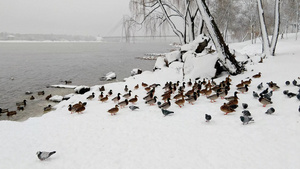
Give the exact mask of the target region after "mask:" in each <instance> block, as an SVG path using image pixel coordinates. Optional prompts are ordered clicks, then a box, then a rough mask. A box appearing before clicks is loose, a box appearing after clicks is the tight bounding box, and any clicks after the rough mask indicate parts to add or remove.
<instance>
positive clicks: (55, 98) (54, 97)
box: [49, 95, 63, 102]
mask: <svg viewBox="0 0 300 169" xmlns="http://www.w3.org/2000/svg"><path fill="white" fill-rule="evenodd" d="M49 100H50V101H53V102H61V101H62V100H63V96H59V95H54V96H52V97H50V98H49Z"/></svg>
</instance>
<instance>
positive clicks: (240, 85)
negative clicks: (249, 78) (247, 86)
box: [236, 80, 244, 87]
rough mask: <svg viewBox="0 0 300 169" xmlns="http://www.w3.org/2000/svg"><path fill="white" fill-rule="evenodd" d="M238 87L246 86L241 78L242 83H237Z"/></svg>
mask: <svg viewBox="0 0 300 169" xmlns="http://www.w3.org/2000/svg"><path fill="white" fill-rule="evenodd" d="M236 87H244V81H243V80H241V83H239V84H237V85H236Z"/></svg>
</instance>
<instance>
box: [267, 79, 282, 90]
mask: <svg viewBox="0 0 300 169" xmlns="http://www.w3.org/2000/svg"><path fill="white" fill-rule="evenodd" d="M267 84H268V85H269V87H270V88H271V89H272V90H273V91H275V90H278V89H280V87H279V86H278V85H277V84H276V83H274V82H273V81H271V82H269V83H267Z"/></svg>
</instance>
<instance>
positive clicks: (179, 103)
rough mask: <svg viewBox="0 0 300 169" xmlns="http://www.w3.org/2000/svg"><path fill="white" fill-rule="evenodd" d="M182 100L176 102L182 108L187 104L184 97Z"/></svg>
mask: <svg viewBox="0 0 300 169" xmlns="http://www.w3.org/2000/svg"><path fill="white" fill-rule="evenodd" d="M181 98H182V99H179V100H177V101H175V104H177V105H178V106H179V107H180V108H181V107H182V106H184V103H185V99H184V96H182V97H181Z"/></svg>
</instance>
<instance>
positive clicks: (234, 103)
mask: <svg viewBox="0 0 300 169" xmlns="http://www.w3.org/2000/svg"><path fill="white" fill-rule="evenodd" d="M238 103H239V101H238V99H233V100H230V101H229V102H228V103H226V104H227V105H228V106H231V105H237V104H238Z"/></svg>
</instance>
